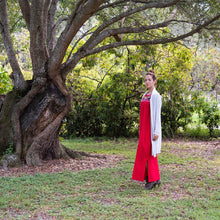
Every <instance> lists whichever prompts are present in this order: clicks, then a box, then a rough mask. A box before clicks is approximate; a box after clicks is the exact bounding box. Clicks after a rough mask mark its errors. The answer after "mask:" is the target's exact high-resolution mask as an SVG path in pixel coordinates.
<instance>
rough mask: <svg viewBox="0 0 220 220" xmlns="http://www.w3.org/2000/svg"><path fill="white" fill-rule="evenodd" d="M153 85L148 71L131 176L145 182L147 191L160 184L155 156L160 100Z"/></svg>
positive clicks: (150, 73)
mask: <svg viewBox="0 0 220 220" xmlns="http://www.w3.org/2000/svg"><path fill="white" fill-rule="evenodd" d="M155 84H156V77H155V74H154V71H153V70H150V71H149V72H148V73H147V74H146V76H145V85H146V87H147V92H146V93H144V95H143V97H142V100H141V104H140V125H139V143H138V148H137V153H136V159H135V163H134V170H133V174H132V179H133V180H138V181H144V180H146V185H145V188H146V189H147V190H150V189H153V188H154V187H155V186H157V185H159V184H160V173H159V166H158V161H157V154H158V153H160V151H161V136H162V132H161V106H162V100H161V96H160V94H159V93H158V92H157V90H156V89H155Z"/></svg>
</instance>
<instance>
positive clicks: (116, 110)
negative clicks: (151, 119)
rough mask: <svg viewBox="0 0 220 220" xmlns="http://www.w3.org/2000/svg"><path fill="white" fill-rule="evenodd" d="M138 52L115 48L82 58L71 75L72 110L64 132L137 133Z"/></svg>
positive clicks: (86, 133) (67, 134)
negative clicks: (98, 54)
mask: <svg viewBox="0 0 220 220" xmlns="http://www.w3.org/2000/svg"><path fill="white" fill-rule="evenodd" d="M138 53H139V52H138V51H137V50H136V49H135V48H133V50H132V53H130V50H125V51H124V52H121V51H120V50H115V51H111V52H110V53H102V54H101V55H100V57H99V56H92V57H88V58H87V59H84V60H83V61H82V63H81V65H79V67H78V68H79V69H80V71H77V69H76V72H75V74H73V75H72V76H71V77H69V78H68V86H69V89H70V90H71V91H72V93H73V111H72V112H71V113H70V114H69V115H68V116H67V119H66V120H65V121H64V124H65V128H64V129H63V132H62V133H61V135H64V136H65V135H66V136H68V137H69V136H71V135H72V136H102V135H107V136H128V135H132V134H134V133H135V134H136V133H137V128H136V129H134V127H135V126H134V125H135V123H136V124H137V123H138V107H139V99H140V95H141V93H142V89H143V88H142V75H141V73H140V71H137V70H138V69H139V68H140V67H139V64H138V62H139V61H137V56H136V55H137V54H138ZM128 60H129V61H128ZM94 64H96V65H94ZM135 64H136V66H135ZM140 65H141V64H140ZM65 129H66V130H65ZM65 132H66V134H65Z"/></svg>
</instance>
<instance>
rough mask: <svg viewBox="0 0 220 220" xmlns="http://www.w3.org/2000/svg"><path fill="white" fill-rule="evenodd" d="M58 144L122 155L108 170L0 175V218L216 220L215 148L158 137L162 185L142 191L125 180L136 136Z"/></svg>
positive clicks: (218, 194) (218, 215) (218, 216)
mask: <svg viewBox="0 0 220 220" xmlns="http://www.w3.org/2000/svg"><path fill="white" fill-rule="evenodd" d="M63 144H64V145H66V146H68V147H70V148H72V149H77V150H82V151H86V152H93V153H105V154H116V155H123V156H125V157H126V159H125V160H123V161H121V162H120V163H119V164H118V165H117V166H116V167H114V168H103V169H95V170H87V171H79V172H69V171H65V172H62V173H56V174H36V175H34V176H28V175H25V176H22V177H4V178H2V177H1V179H0V207H1V209H0V219H86V220H87V219H114V220H115V219H199V220H200V219H204V220H205V219H210V220H214V219H216V220H217V219H220V213H219V206H220V192H219V180H220V175H219V173H218V169H217V166H219V159H217V158H219V152H218V151H217V150H216V149H215V150H214V149H213V151H212V149H209V148H207V146H206V145H205V144H200V143H197V142H194V143H191V144H189V143H187V142H180V143H179V142H178V143H177V142H176V141H164V143H163V148H162V149H163V151H162V153H161V154H160V155H159V156H158V160H159V164H160V172H161V181H162V184H161V186H160V188H156V189H153V190H152V191H146V190H144V184H140V183H136V182H132V181H131V180H130V179H131V175H132V169H133V164H134V158H135V153H136V147H137V139H122V138H121V139H115V140H108V139H105V138H103V139H93V138H86V139H74V140H64V141H63ZM207 150H208V151H209V152H210V153H212V154H213V157H212V158H211V159H207V158H208V157H207V156H206V154H207Z"/></svg>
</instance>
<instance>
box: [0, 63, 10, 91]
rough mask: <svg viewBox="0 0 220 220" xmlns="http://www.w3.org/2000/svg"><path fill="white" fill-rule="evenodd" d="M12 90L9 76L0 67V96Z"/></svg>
mask: <svg viewBox="0 0 220 220" xmlns="http://www.w3.org/2000/svg"><path fill="white" fill-rule="evenodd" d="M11 90H12V84H11V79H10V77H9V74H8V73H7V72H6V71H5V70H4V69H3V67H0V94H4V93H7V92H9V91H11Z"/></svg>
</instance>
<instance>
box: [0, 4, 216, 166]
mask: <svg viewBox="0 0 220 220" xmlns="http://www.w3.org/2000/svg"><path fill="white" fill-rule="evenodd" d="M12 4H13V5H15V6H16V4H18V7H20V12H17V14H16V15H19V13H21V14H22V18H23V19H17V20H16V22H14V25H13V26H10V24H11V23H12V20H10V19H14V20H15V18H12V16H11V14H10V13H8V10H9V8H10V6H11V5H12ZM219 8H220V7H219V1H218V0H216V1H210V0H205V1H199V0H192V1H191V0H185V1H184V0H163V1H161V0H155V1H153V0H108V1H105V0H78V1H76V0H67V1H61V0H18V2H17V1H13V0H8V1H7V0H1V1H0V16H1V17H0V31H1V34H2V41H3V43H4V46H5V51H6V53H7V56H8V60H9V63H10V66H11V69H12V73H11V79H12V81H13V91H12V92H10V93H8V94H7V96H6V97H5V99H4V103H3V105H2V107H1V112H0V154H3V152H5V151H6V149H8V147H9V146H13V147H14V150H15V154H16V155H17V156H18V157H19V158H20V159H21V160H24V161H26V163H27V164H28V165H40V164H42V161H43V160H45V159H53V158H61V157H68V156H71V155H72V154H71V152H70V151H69V150H68V149H66V148H65V147H63V146H62V145H61V144H60V143H59V130H60V127H61V123H62V120H63V119H64V117H65V116H66V115H67V113H68V112H69V111H70V108H71V96H70V94H69V92H68V90H67V88H66V86H65V80H66V77H67V75H68V74H70V73H71V71H73V69H74V67H75V66H76V65H77V64H78V63H79V62H80V60H82V59H83V58H85V57H87V56H90V55H93V54H95V53H98V52H101V51H104V50H108V49H112V48H117V47H121V46H125V45H154V44H164V43H170V42H177V41H179V40H182V39H185V38H187V37H189V36H192V35H194V34H196V33H200V34H202V33H204V30H205V31H209V33H213V35H210V36H212V37H216V35H215V33H216V32H215V30H216V29H218V24H219V18H220V14H219ZM14 16H15V13H14ZM19 25H20V26H24V25H25V26H26V28H27V29H28V31H29V34H30V56H31V62H32V71H33V78H32V80H28V81H27V80H25V79H24V76H23V73H22V69H21V67H20V65H19V62H18V60H17V57H16V53H17V51H15V49H14V45H13V41H12V37H11V33H12V31H13V30H15V26H17V27H19ZM67 52H68V53H67Z"/></svg>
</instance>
